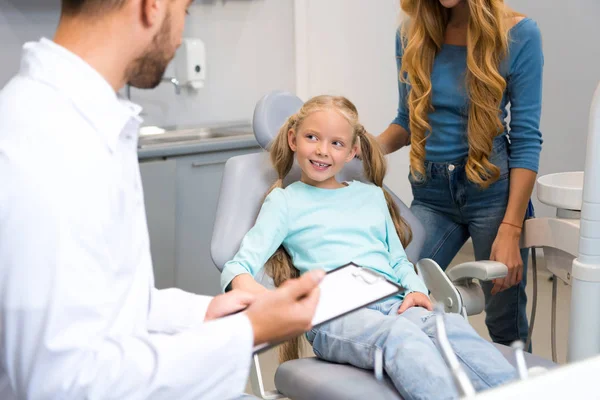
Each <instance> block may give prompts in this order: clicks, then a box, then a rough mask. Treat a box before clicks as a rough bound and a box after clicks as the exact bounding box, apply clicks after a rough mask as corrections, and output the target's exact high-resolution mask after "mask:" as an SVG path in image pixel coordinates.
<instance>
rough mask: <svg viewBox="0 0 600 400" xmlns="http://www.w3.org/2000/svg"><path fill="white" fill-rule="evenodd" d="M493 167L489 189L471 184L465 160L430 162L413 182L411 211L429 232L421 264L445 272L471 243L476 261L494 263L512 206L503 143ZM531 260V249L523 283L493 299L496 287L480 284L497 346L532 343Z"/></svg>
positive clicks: (523, 253) (523, 252)
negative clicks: (496, 174)
mask: <svg viewBox="0 0 600 400" xmlns="http://www.w3.org/2000/svg"><path fill="white" fill-rule="evenodd" d="M490 161H491V162H492V163H493V164H494V165H496V166H497V167H499V168H500V179H499V180H498V181H496V182H495V183H493V184H492V185H491V186H490V187H489V188H487V189H481V188H480V187H478V186H477V185H475V184H474V183H472V182H469V181H468V180H467V176H466V172H465V160H462V161H458V162H452V163H434V162H425V171H426V176H425V177H419V178H417V179H415V178H413V177H412V176H409V180H410V182H411V185H412V190H413V196H414V200H413V202H412V204H411V207H410V209H411V211H412V212H413V213H414V214H415V216H416V217H417V218H418V219H419V220H420V221H421V222H422V223H423V225H424V226H425V227H426V239H425V244H424V246H423V250H422V252H421V257H420V258H431V259H433V260H435V261H436V262H437V263H438V264H439V265H440V267H442V268H443V269H446V268H447V267H448V264H450V262H451V261H452V259H453V258H454V256H455V255H456V253H458V251H459V250H460V248H461V247H462V246H463V244H464V243H465V242H466V240H467V239H468V238H469V237H471V238H472V239H473V248H474V250H475V259H476V260H487V259H489V257H490V251H491V249H492V244H493V243H494V239H495V238H496V234H497V232H498V228H499V226H500V223H501V222H502V219H503V218H504V213H505V211H506V206H507V204H508V192H509V169H508V145H507V142H506V139H505V138H504V137H499V138H496V140H495V141H494V148H493V152H492V154H491V155H490ZM528 255H529V250H528V249H523V250H521V257H522V258H523V265H524V266H523V280H522V281H521V283H519V284H518V285H516V286H513V287H511V288H510V289H507V290H505V291H503V292H500V293H498V294H496V295H493V296H492V294H491V290H492V287H493V283H492V282H482V283H481V284H482V287H483V292H484V294H485V311H486V319H485V322H486V325H487V327H488V331H489V333H490V337H491V338H492V340H493V341H494V342H496V343H501V344H505V345H510V344H511V343H512V342H513V341H515V340H518V339H520V340H522V341H523V342H525V341H526V340H527V331H528V322H527V314H526V305H527V295H526V294H525V285H526V284H527V258H528Z"/></svg>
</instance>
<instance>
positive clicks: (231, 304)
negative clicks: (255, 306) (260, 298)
mask: <svg viewBox="0 0 600 400" xmlns="http://www.w3.org/2000/svg"><path fill="white" fill-rule="evenodd" d="M255 298H256V296H254V295H253V294H251V293H247V292H244V291H242V290H232V291H230V292H227V293H225V294H221V295H219V296H216V297H215V298H214V299H212V300H211V302H210V304H209V305H208V309H207V310H206V315H205V317H204V321H210V320H213V319H217V318H221V317H224V316H226V315H229V314H233V313H235V312H237V311H241V310H243V309H245V308H247V307H248V306H249V305H250V304H252V303H253V302H254V300H255Z"/></svg>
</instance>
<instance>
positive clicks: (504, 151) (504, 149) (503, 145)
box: [488, 136, 510, 180]
mask: <svg viewBox="0 0 600 400" xmlns="http://www.w3.org/2000/svg"><path fill="white" fill-rule="evenodd" d="M488 159H489V161H490V162H491V163H492V164H494V165H495V166H496V167H498V169H499V170H500V176H499V177H498V180H504V179H508V175H509V172H510V170H509V168H508V143H507V141H506V138H505V137H504V136H502V137H501V138H497V139H496V140H494V145H493V147H492V152H491V154H490V156H489V158H488Z"/></svg>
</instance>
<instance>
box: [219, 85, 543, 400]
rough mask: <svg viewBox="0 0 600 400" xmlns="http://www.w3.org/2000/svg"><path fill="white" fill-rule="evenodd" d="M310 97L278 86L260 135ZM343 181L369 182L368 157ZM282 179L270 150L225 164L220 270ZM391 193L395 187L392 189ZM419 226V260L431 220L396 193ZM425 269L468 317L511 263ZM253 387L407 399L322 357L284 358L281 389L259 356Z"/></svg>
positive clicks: (347, 399) (284, 393)
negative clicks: (485, 284)
mask: <svg viewBox="0 0 600 400" xmlns="http://www.w3.org/2000/svg"><path fill="white" fill-rule="evenodd" d="M302 104H303V102H302V101H301V100H300V99H299V98H298V97H296V96H295V95H293V94H291V93H287V92H280V91H276V92H272V93H269V94H268V95H266V96H265V97H263V98H262V99H261V100H260V101H259V102H258V103H257V105H256V108H255V112H254V119H253V128H254V132H255V136H256V139H257V141H258V143H259V144H260V146H261V147H262V148H264V149H268V148H269V144H270V142H271V141H272V140H273V139H274V137H275V136H276V135H277V132H278V131H279V128H280V127H281V125H283V123H284V122H285V120H286V119H287V118H288V117H289V116H290V115H292V114H293V113H295V112H296V111H298V109H299V108H300V107H301V106H302ZM338 178H339V179H340V180H346V181H349V180H362V181H364V180H365V179H364V177H363V172H362V162H361V161H360V160H353V161H352V162H350V163H348V164H347V165H346V166H345V167H344V169H343V170H342V171H341V173H340V175H339V176H338ZM276 179H277V175H276V173H275V170H274V169H273V168H272V166H271V163H270V159H269V153H268V152H266V151H265V152H262V153H255V154H248V155H243V156H238V157H233V158H231V159H229V160H228V161H227V163H226V165H225V171H224V175H223V181H222V185H221V192H220V197H219V202H218V207H217V215H216V219H215V225H214V231H213V237H212V242H211V255H212V258H213V261H214V263H215V265H216V266H217V268H219V270H222V269H223V266H224V264H225V263H226V262H227V261H229V260H231V259H232V258H233V257H234V255H235V254H236V252H237V251H238V249H239V246H240V243H241V241H242V238H243V237H244V235H245V234H246V233H247V232H248V230H249V229H250V228H251V227H252V226H253V225H254V222H255V220H256V217H257V215H258V212H259V211H260V207H261V205H262V202H263V199H264V196H265V193H266V192H267V190H268V189H269V187H270V186H271V185H272V184H273V182H274V181H275V180H276ZM299 179H300V169H299V168H298V166H297V165H294V167H293V168H292V171H291V172H290V174H289V175H288V176H287V178H286V179H285V180H284V187H285V186H287V185H289V184H290V183H292V182H295V181H297V180H299ZM388 191H389V189H388ZM390 193H391V194H392V196H393V197H394V200H395V201H396V203H397V204H398V206H399V208H400V212H401V214H402V216H403V217H404V218H405V219H406V221H407V223H408V224H409V225H410V227H411V229H412V232H413V240H412V242H411V243H410V244H409V245H408V246H407V248H406V254H407V256H408V258H409V260H412V261H413V262H414V261H417V260H418V257H419V254H420V252H421V248H422V246H423V243H424V241H425V230H424V227H423V225H422V224H421V223H420V222H419V221H418V220H417V218H416V217H415V216H414V215H413V214H412V213H411V212H410V210H409V209H408V207H407V206H406V205H405V204H404V203H402V201H400V200H399V199H398V198H397V197H396V196H395V195H394V194H393V193H392V192H391V191H390ZM416 266H417V272H418V274H419V275H420V276H421V277H422V278H423V280H424V281H425V284H426V285H427V287H428V289H429V290H430V292H431V295H432V297H433V298H434V299H435V300H436V302H437V303H442V304H443V305H444V311H445V312H455V313H460V314H462V315H463V316H464V317H465V318H466V317H467V316H468V315H474V314H478V313H481V312H482V311H483V309H484V296H483V291H482V289H481V286H480V285H479V284H478V283H477V282H475V281H473V279H477V280H479V281H486V280H491V279H495V278H500V277H503V276H505V275H506V272H507V269H506V266H505V265H503V264H500V263H497V262H492V261H479V262H467V263H464V264H461V265H457V266H455V267H453V268H451V269H449V270H448V271H447V273H445V272H444V271H442V269H441V268H440V267H439V266H438V265H437V264H436V263H435V262H434V261H433V260H429V259H424V260H420V261H419V262H418V263H417V264H416ZM257 280H259V281H260V282H261V283H262V284H263V285H265V286H267V287H273V282H272V279H270V277H268V276H267V275H266V274H265V273H264V272H262V273H259V276H257ZM495 346H496V347H497V348H498V350H500V352H501V353H502V354H503V355H504V356H505V357H506V358H507V360H508V361H509V362H511V364H513V365H515V366H516V361H515V356H514V352H513V350H512V349H511V348H510V347H507V346H503V345H499V344H495ZM525 362H526V363H527V366H528V367H543V368H552V367H554V366H555V364H553V363H552V362H550V361H548V360H545V359H542V358H539V357H536V356H533V355H531V354H529V353H526V354H525ZM251 385H252V389H253V392H254V394H255V395H257V396H259V397H260V398H263V399H278V398H286V397H287V398H290V399H293V400H353V399H356V400H358V399H361V400H363V399H365V398H373V399H389V400H392V399H393V400H398V399H402V397H401V396H400V394H399V393H398V392H397V391H396V389H395V387H394V386H393V384H392V382H391V380H390V379H389V378H388V377H387V376H384V378H383V380H381V381H380V380H378V379H377V378H376V377H375V375H374V374H373V371H371V370H363V369H360V368H357V367H354V366H351V365H341V364H335V363H330V362H327V361H323V360H319V359H318V358H316V357H309V358H303V359H299V360H292V361H288V362H285V363H283V364H281V365H280V366H279V367H278V369H277V372H276V374H275V386H276V388H277V390H276V391H265V388H264V385H263V383H262V376H261V370H260V365H259V360H258V356H256V355H255V356H254V361H253V366H252V372H251Z"/></svg>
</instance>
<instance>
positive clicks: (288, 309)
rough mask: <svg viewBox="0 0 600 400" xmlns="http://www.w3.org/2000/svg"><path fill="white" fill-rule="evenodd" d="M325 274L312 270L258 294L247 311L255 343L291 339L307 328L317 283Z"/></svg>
mask: <svg viewBox="0 0 600 400" xmlns="http://www.w3.org/2000/svg"><path fill="white" fill-rule="evenodd" d="M324 276H325V272H324V271H321V270H318V271H311V272H308V273H306V274H304V275H303V276H302V277H300V278H298V279H290V280H289V281H286V282H285V283H284V284H283V285H281V287H280V288H278V289H276V290H273V291H268V292H266V293H264V294H261V295H260V296H259V297H258V298H257V299H256V301H255V302H254V303H252V304H251V305H250V307H248V310H247V311H246V314H247V315H248V318H249V319H250V323H251V324H252V328H253V330H254V344H255V345H258V344H262V343H269V342H274V341H279V340H286V339H291V338H293V337H295V336H298V335H299V334H301V333H303V332H306V331H308V330H310V328H312V319H313V317H314V314H315V310H316V308H317V303H318V301H319V288H318V285H319V283H320V282H321V280H322V279H323V277H324Z"/></svg>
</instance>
